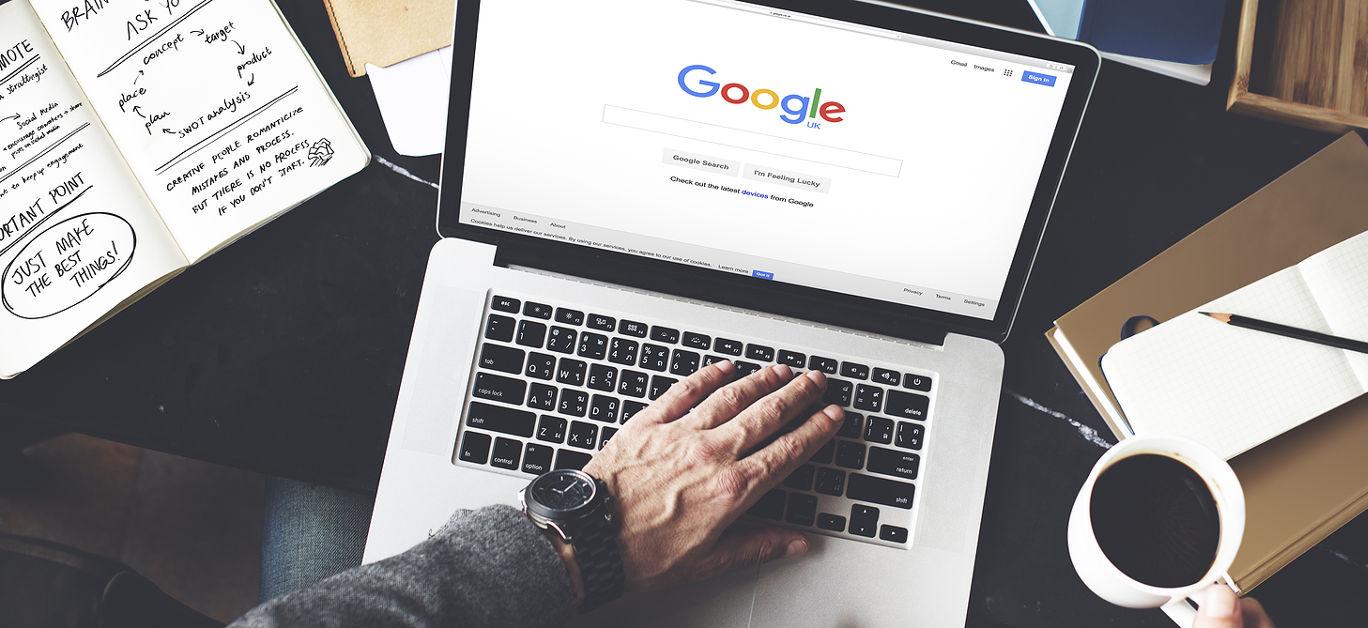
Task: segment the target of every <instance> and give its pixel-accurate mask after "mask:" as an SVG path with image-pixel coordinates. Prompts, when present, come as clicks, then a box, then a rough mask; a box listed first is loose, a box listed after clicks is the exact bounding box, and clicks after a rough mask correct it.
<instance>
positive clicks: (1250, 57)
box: [1226, 0, 1259, 111]
mask: <svg viewBox="0 0 1368 628" xmlns="http://www.w3.org/2000/svg"><path fill="white" fill-rule="evenodd" d="M1258 18H1259V0H1245V2H1244V7H1243V8H1242V9H1240V34H1239V37H1238V38H1237V39H1236V46H1235V79H1234V80H1233V81H1231V83H1230V96H1229V97H1228V98H1227V99H1226V110H1227V111H1229V110H1230V109H1232V108H1234V107H1235V103H1236V102H1238V101H1239V100H1240V98H1241V97H1242V96H1244V95H1245V94H1248V93H1249V72H1250V66H1251V65H1252V64H1253V62H1254V27H1255V22H1257V21H1258Z"/></svg>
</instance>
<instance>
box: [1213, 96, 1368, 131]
mask: <svg viewBox="0 0 1368 628" xmlns="http://www.w3.org/2000/svg"><path fill="white" fill-rule="evenodd" d="M1230 111H1231V112H1234V113H1238V114H1243V115H1248V116H1254V117H1256V118H1263V119H1265V120H1272V121H1274V122H1282V123H1285V124H1293V125H1296V126H1302V127H1306V128H1310V129H1315V130H1317V131H1326V132H1329V133H1339V134H1344V133H1347V132H1349V131H1350V130H1352V129H1364V130H1368V116H1360V115H1355V114H1351V113H1344V112H1341V111H1332V110H1330V109H1324V108H1321V107H1316V106H1313V105H1303V104H1301V103H1295V102H1288V101H1286V100H1280V99H1278V98H1274V97H1272V96H1265V95H1263V94H1254V93H1249V92H1246V93H1244V94H1241V95H1240V96H1239V97H1238V98H1236V99H1235V101H1234V102H1233V103H1232V104H1231V107H1230Z"/></svg>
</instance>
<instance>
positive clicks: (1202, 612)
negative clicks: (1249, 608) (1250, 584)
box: [1192, 584, 1244, 628]
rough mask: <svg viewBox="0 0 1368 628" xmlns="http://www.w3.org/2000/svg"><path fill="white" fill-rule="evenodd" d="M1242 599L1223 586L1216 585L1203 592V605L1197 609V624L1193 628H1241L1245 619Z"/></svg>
mask: <svg viewBox="0 0 1368 628" xmlns="http://www.w3.org/2000/svg"><path fill="white" fill-rule="evenodd" d="M1240 611H1241V609H1240V599H1239V598H1238V597H1235V592H1234V591H1231V590H1230V587H1228V586H1225V585H1223V584H1214V585H1211V586H1209V587H1207V588H1206V589H1205V590H1203V591H1202V605H1201V606H1200V607H1198V608H1197V622H1196V623H1194V624H1192V628H1240V627H1241V626H1243V625H1244V618H1243V617H1242V615H1243V614H1242V613H1241V612H1240Z"/></svg>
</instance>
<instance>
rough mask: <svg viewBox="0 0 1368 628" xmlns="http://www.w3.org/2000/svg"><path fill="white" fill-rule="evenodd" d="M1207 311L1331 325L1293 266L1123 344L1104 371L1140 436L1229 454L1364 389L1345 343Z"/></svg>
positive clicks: (1105, 360) (1318, 327)
mask: <svg viewBox="0 0 1368 628" xmlns="http://www.w3.org/2000/svg"><path fill="white" fill-rule="evenodd" d="M1198 311H1204V312H1235V313H1240V314H1244V315H1246V316H1251V317H1254V318H1261V319H1265V320H1275V321H1279V322H1282V323H1285V324H1289V325H1294V326H1298V327H1303V328H1306V329H1314V330H1317V331H1329V325H1328V323H1327V322H1326V320H1325V318H1324V317H1323V316H1322V315H1321V313H1320V310H1319V309H1318V308H1317V305H1316V302H1315V301H1314V300H1313V299H1312V297H1311V293H1310V290H1309V289H1308V288H1307V286H1306V284H1305V282H1304V280H1303V279H1302V277H1301V272H1300V270H1299V269H1298V268H1297V267H1295V266H1294V267H1292V268H1288V269H1285V270H1282V271H1279V272H1277V273H1274V274H1273V275H1270V276H1268V277H1265V278H1264V279H1261V280H1259V281H1257V282H1255V283H1253V284H1250V285H1248V286H1245V287H1244V288H1241V289H1239V290H1237V291H1235V292H1233V293H1231V294H1228V295H1226V296H1223V297H1221V298H1219V299H1216V300H1215V301H1212V302H1211V303H1208V304H1206V305H1204V306H1202V307H1200V308H1197V310H1194V311H1192V312H1188V313H1185V314H1182V315H1180V316H1178V317H1176V318H1174V319H1173V320H1170V321H1168V322H1165V323H1164V324H1162V325H1159V326H1158V327H1155V328H1154V329H1150V330H1148V331H1145V332H1143V333H1140V334H1138V335H1136V336H1134V337H1132V338H1130V339H1127V340H1125V341H1122V342H1120V343H1118V344H1117V345H1116V346H1114V347H1112V349H1111V351H1109V352H1108V353H1107V355H1105V356H1103V358H1102V370H1103V372H1104V373H1105V374H1106V376H1107V382H1108V383H1109V384H1110V385H1111V388H1112V392H1113V393H1114V394H1115V395H1116V399H1117V401H1118V402H1119V403H1120V405H1121V409H1122V411H1123V412H1125V414H1126V417H1127V419H1128V420H1129V421H1130V424H1131V426H1132V427H1133V428H1134V429H1135V433H1136V434H1137V435H1140V434H1164V435H1173V436H1183V437H1187V438H1190V439H1192V440H1195V441H1197V442H1200V443H1202V444H1203V445H1206V446H1207V447H1208V448H1210V449H1211V450H1212V451H1215V452H1216V453H1217V454H1218V455H1220V456H1222V457H1225V458H1227V459H1229V458H1233V457H1235V456H1236V455H1239V454H1240V453H1243V452H1245V451H1247V450H1249V449H1251V448H1253V447H1255V446H1256V445H1258V444H1260V443H1263V442H1264V441H1267V440H1269V439H1271V438H1273V437H1275V436H1277V435H1279V434H1281V433H1283V432H1285V431H1287V430H1289V429H1292V428H1294V427H1296V426H1298V425H1300V424H1302V423H1303V422H1305V421H1308V420H1310V419H1312V418H1315V417H1317V416H1319V415H1321V414H1323V413H1325V412H1327V411H1329V410H1331V409H1333V408H1335V407H1336V406H1339V405H1340V404H1342V403H1344V402H1346V401H1348V400H1350V399H1353V398H1354V397H1357V396H1359V395H1360V394H1362V393H1363V392H1364V387H1363V386H1362V384H1360V382H1359V380H1358V378H1357V377H1356V376H1355V375H1354V372H1353V370H1352V369H1351V368H1350V367H1349V363H1348V359H1347V358H1346V356H1345V354H1344V352H1343V351H1341V350H1339V349H1334V348H1331V347H1324V346H1321V345H1317V344H1313V343H1309V342H1304V341H1301V340H1295V339H1291V338H1284V337H1281V336H1277V335H1274V334H1268V333H1264V332H1258V331H1253V330H1248V329H1241V328H1238V327H1232V326H1230V325H1226V324H1224V323H1221V322H1219V321H1216V320H1214V319H1211V318H1208V317H1206V316H1202V315H1201V314H1198V313H1197V312H1198Z"/></svg>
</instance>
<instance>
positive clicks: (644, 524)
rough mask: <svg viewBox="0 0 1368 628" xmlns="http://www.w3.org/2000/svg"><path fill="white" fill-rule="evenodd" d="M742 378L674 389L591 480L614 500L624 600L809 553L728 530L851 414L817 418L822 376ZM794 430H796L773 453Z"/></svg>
mask: <svg viewBox="0 0 1368 628" xmlns="http://www.w3.org/2000/svg"><path fill="white" fill-rule="evenodd" d="M735 375H736V367H735V366H733V365H732V363H730V362H718V363H716V364H713V365H711V366H707V367H704V368H703V369H701V370H699V371H698V372H697V373H694V374H693V375H692V376H690V377H689V378H687V379H684V380H682V381H680V382H679V383H677V384H675V385H674V386H672V387H671V388H670V390H669V391H667V392H666V393H665V394H664V395H662V396H661V397H660V399H659V400H657V401H656V402H655V403H654V404H652V405H651V406H650V407H648V408H646V409H645V410H642V411H641V412H639V413H638V414H637V415H636V416H635V417H633V418H632V420H631V421H630V422H628V423H627V425H625V426H624V427H623V428H622V430H621V431H620V432H618V433H617V434H616V435H615V436H613V439H612V440H611V441H609V442H608V444H607V445H606V446H605V447H604V448H603V451H601V452H599V454H598V455H597V456H594V459H593V461H591V462H590V463H589V465H588V466H587V467H585V469H584V470H585V472H587V473H589V474H590V475H592V476H594V477H596V478H599V479H600V480H603V481H604V482H605V483H606V484H607V485H608V489H609V491H610V492H611V493H612V495H613V496H614V497H615V498H616V499H617V503H618V514H619V525H620V529H619V532H618V546H619V548H620V550H621V552H622V565H623V570H624V572H625V575H626V578H627V581H626V586H627V589H628V590H634V591H644V590H651V589H660V588H664V587H667V586H672V585H676V584H682V583H685V582H692V581H695V580H702V579H705V578H710V577H713V576H716V575H718V574H721V573H724V572H726V571H729V570H731V569H735V568H739V567H747V566H751V565H756V564H759V563H763V562H766V561H769V560H772V559H775V558H781V557H784V556H793V555H796V554H801V553H803V552H805V551H807V539H806V537H804V536H803V534H802V533H801V532H798V531H796V530H787V529H783V528H754V527H732V526H731V524H732V522H734V521H736V519H737V517H739V516H740V515H741V514H742V513H743V512H745V511H746V509H747V508H750V507H751V505H753V504H754V503H755V502H756V501H758V500H759V499H760V497H761V496H763V495H764V494H765V493H766V492H767V491H769V490H770V489H771V488H774V486H775V485H777V484H778V483H779V482H781V481H782V480H783V479H784V478H785V477H787V476H788V474H789V473H791V472H792V471H793V470H794V469H796V468H798V466H799V465H801V464H803V463H804V462H806V461H807V459H808V458H810V457H811V456H812V454H814V453H816V451H817V450H818V449H819V448H820V447H821V446H822V445H823V444H824V443H826V441H828V440H830V439H831V437H832V436H834V435H835V434H836V431H837V429H838V428H840V426H841V423H842V422H843V420H844V418H845V414H844V413H843V412H842V411H841V409H840V408H839V407H837V406H827V407H826V408H825V409H823V410H820V411H817V412H816V413H811V412H812V408H814V406H815V404H817V403H819V401H820V399H821V396H822V392H823V391H824V390H825V389H826V378H825V377H824V376H823V375H822V374H821V373H820V372H816V371H813V372H809V373H806V374H804V375H802V376H799V377H794V376H793V372H792V370H790V369H789V368H788V367H787V366H783V365H778V366H771V367H769V368H765V369H762V370H760V371H759V372H757V373H754V374H752V375H750V376H749V377H746V378H744V379H741V380H739V381H735V382H732V379H733V378H734V377H735ZM729 382H730V383H729ZM795 420H800V421H801V425H799V426H798V427H797V428H796V429H794V430H793V431H791V432H788V433H785V434H783V435H781V436H779V437H778V438H775V439H773V440H772V442H770V438H771V437H772V436H773V435H774V434H775V433H776V432H778V431H779V430H780V429H781V428H783V427H784V426H785V425H787V424H788V423H790V422H792V421H795Z"/></svg>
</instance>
